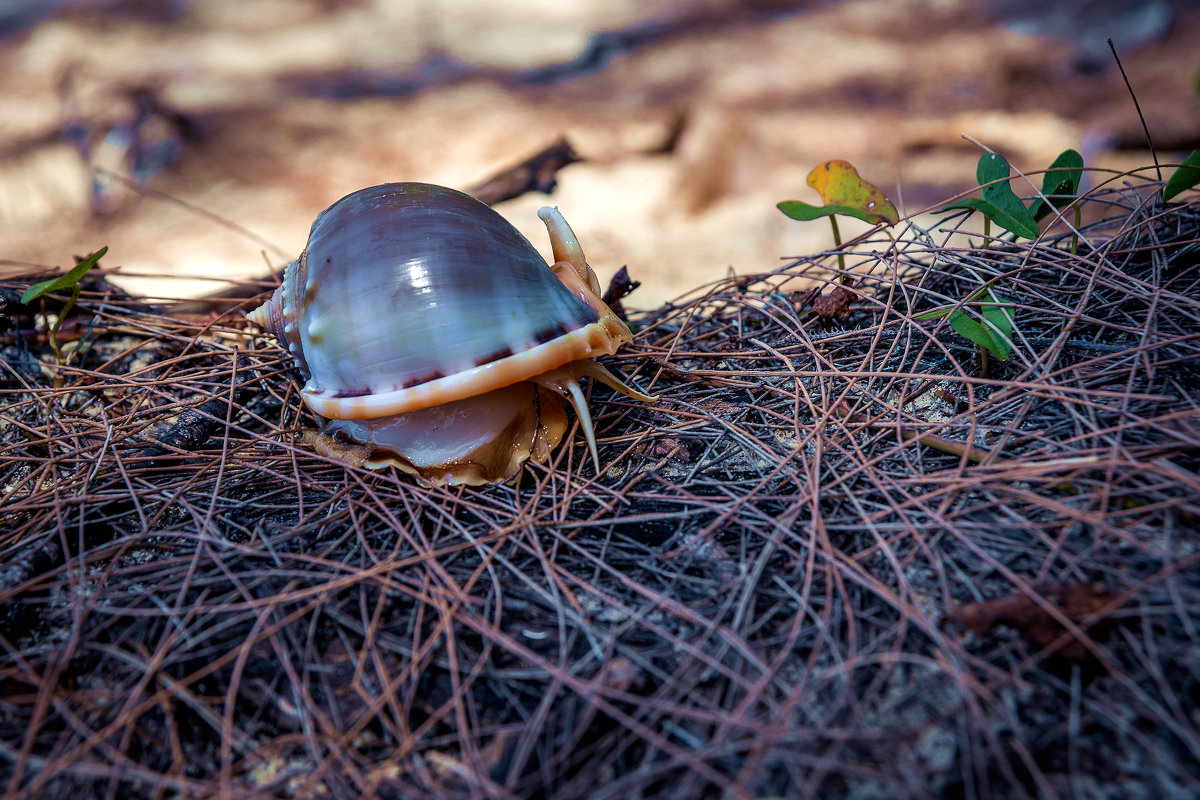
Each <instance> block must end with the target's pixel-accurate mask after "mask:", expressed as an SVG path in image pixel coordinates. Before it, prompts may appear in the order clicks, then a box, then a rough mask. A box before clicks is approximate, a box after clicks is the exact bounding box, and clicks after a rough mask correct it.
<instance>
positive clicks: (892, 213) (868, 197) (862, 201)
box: [776, 161, 900, 272]
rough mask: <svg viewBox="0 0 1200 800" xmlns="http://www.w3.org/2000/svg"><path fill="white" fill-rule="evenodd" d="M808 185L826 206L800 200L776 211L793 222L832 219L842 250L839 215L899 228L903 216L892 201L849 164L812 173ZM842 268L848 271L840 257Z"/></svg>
mask: <svg viewBox="0 0 1200 800" xmlns="http://www.w3.org/2000/svg"><path fill="white" fill-rule="evenodd" d="M808 185H809V186H811V187H812V188H814V189H816V190H817V194H819V195H821V200H822V202H824V203H825V205H823V206H814V205H810V204H808V203H803V202H801V201H799V200H784V201H783V202H782V203H779V204H778V205H777V206H776V207H777V208H778V209H779V210H780V211H782V212H783V213H784V214H787V215H788V216H789V217H791V218H792V219H798V220H801V221H806V220H810V219H817V218H819V217H829V224H830V225H831V226H832V227H833V242H834V245H835V246H837V247H838V248H840V247H841V246H842V235H841V233H840V232H839V231H838V225H837V220H836V219H835V218H834V215H835V214H844V215H845V216H847V217H854V218H856V219H861V220H862V221H863V222H866V223H867V224H869V225H878V224H879V223H881V222H882V223H886V224H888V225H895V224H896V223H897V222H899V221H900V214H899V213H898V212H897V211H896V207H895V206H894V205H892V201H891V200H889V199H888V197H887V195H886V194H884V193H883V191H882V190H880V189H879V187H877V186H875V185H874V184H872V183H868V182H867V181H865V180H863V179H862V176H860V175H859V174H858V170H856V169H855V168H854V165H853V164H851V163H850V162H849V161H826V162H825V163H824V164H819V165H818V166H817V167H816V168H815V169H814V170H813V171H812V172H810V173H808ZM838 268H839V269H841V270H842V271H843V272H845V270H846V261H845V257H844V256H843V255H842V254H841V253H840V252H839V253H838Z"/></svg>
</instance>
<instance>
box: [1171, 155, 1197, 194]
mask: <svg viewBox="0 0 1200 800" xmlns="http://www.w3.org/2000/svg"><path fill="white" fill-rule="evenodd" d="M1198 183H1200V153H1198V152H1196V151H1195V150H1193V151H1192V152H1191V153H1190V154H1189V155H1188V157H1187V158H1185V159H1184V160H1183V165H1182V166H1181V167H1180V168H1179V169H1177V170H1175V174H1174V175H1172V176H1171V177H1170V178H1168V179H1167V183H1166V185H1165V186H1163V193H1162V199H1163V202H1164V203H1165V202H1167V201H1168V200H1170V199H1171V198H1173V197H1175V196H1177V195H1179V194H1182V193H1183V192H1186V191H1187V190H1188V189H1191V188H1194V187H1195V186H1196V184H1198Z"/></svg>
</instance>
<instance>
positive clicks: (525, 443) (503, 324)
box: [248, 183, 654, 483]
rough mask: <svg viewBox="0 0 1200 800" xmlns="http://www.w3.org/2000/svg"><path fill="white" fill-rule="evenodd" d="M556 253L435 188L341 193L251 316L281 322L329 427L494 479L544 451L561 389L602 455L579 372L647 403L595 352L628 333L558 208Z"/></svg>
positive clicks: (431, 464)
mask: <svg viewBox="0 0 1200 800" xmlns="http://www.w3.org/2000/svg"><path fill="white" fill-rule="evenodd" d="M539 216H540V217H541V218H542V220H543V221H544V222H545V223H546V226H547V229H548V230H549V233H550V239H551V244H552V246H553V251H554V258H555V264H554V265H552V266H551V267H549V268H547V266H546V263H545V262H544V261H543V260H542V258H541V256H540V255H538V252H537V251H536V250H535V249H534V247H533V245H531V244H530V243H529V242H528V241H527V240H526V239H525V238H524V237H523V236H521V234H520V233H519V232H518V231H517V230H516V228H514V227H513V226H512V225H510V224H509V223H508V222H507V221H506V220H505V219H504V218H503V217H501V216H500V215H499V214H497V213H496V212H495V211H493V210H492V209H491V208H489V207H488V206H486V205H484V204H483V203H480V202H479V201H477V200H475V199H474V198H472V197H470V196H468V195H466V194H463V193H462V192H457V191H454V190H453V189H447V188H444V187H440V186H433V185H430V184H422V183H392V184H383V185H381V186H372V187H370V188H367V189H362V190H360V191H358V192H354V193H353V194H350V195H348V196H346V197H344V198H342V199H341V200H339V201H338V202H336V203H334V204H333V205H332V206H330V207H329V208H328V209H326V210H325V211H323V212H322V213H321V214H320V215H319V216H318V217H317V219H316V221H315V222H313V225H312V230H311V232H310V234H309V239H308V245H307V247H306V248H305V250H304V252H303V253H301V254H300V257H299V258H298V259H297V260H296V261H294V262H293V263H291V264H289V265H288V267H287V270H286V271H285V273H284V280H283V284H282V285H281V286H280V287H279V289H277V290H276V291H275V293H274V294H273V295H272V297H271V299H270V300H269V301H268V302H267V303H265V304H264V305H263V306H261V307H260V308H258V309H256V310H255V311H253V312H251V313H250V314H249V315H248V316H249V318H250V320H251V321H252V322H254V323H255V324H257V325H259V326H260V327H262V328H264V329H266V330H268V331H270V332H271V333H273V334H275V336H276V337H277V338H278V339H279V341H280V343H281V344H282V345H284V346H285V347H286V348H287V350H288V352H289V353H291V355H292V356H293V358H294V359H295V361H296V365H297V366H298V367H299V368H300V371H301V373H303V375H304V378H305V380H306V383H305V385H304V388H303V390H302V391H301V395H302V397H303V398H304V400H305V402H306V403H307V404H308V406H309V407H310V408H311V409H312V410H313V411H314V412H315V413H317V414H318V415H320V416H321V417H324V418H327V419H328V420H331V422H329V423H328V425H327V428H326V430H327V432H328V433H333V434H338V435H340V436H342V437H345V438H349V439H351V440H353V441H355V442H358V443H360V444H361V445H363V446H365V447H366V450H365V451H362V450H359V451H356V454H352V455H348V456H347V457H348V458H350V459H351V460H353V461H355V462H356V463H361V464H363V465H364V466H383V465H384V464H386V463H394V464H397V465H398V466H400V467H401V468H402V469H405V470H406V471H409V472H412V473H414V474H417V475H418V476H419V477H421V478H422V479H423V480H426V481H428V482H433V483H443V482H450V483H458V482H463V483H485V482H491V481H496V480H504V479H506V478H508V477H510V476H511V475H513V474H515V472H516V471H517V470H518V469H519V468H520V466H521V464H522V463H523V462H524V461H525V460H526V459H527V458H528V457H530V456H532V457H534V458H535V459H536V460H545V458H546V457H547V455H548V453H549V451H550V449H551V448H552V447H554V446H555V445H556V444H557V443H558V441H559V440H560V439H561V437H562V434H563V432H564V431H565V429H566V416H565V414H564V413H563V411H562V407H561V404H560V403H559V402H558V399H557V398H558V397H559V396H562V397H565V398H567V399H568V400H570V401H571V403H572V405H573V406H574V407H575V410H576V413H577V415H578V416H579V419H580V422H581V425H582V427H583V429H584V432H585V434H586V436H587V439H588V445H589V447H590V449H591V452H592V458H593V460H594V461H595V462H596V464H597V467H598V465H599V459H598V457H597V456H596V448H595V437H594V434H593V432H592V426H591V420H590V417H589V415H588V411H587V406H586V404H585V402H584V399H583V394H582V392H581V390H580V388H579V383H578V380H579V378H580V377H582V376H584V375H586V376H590V377H592V378H594V379H597V380H600V381H602V382H604V383H606V384H608V385H609V386H611V387H613V388H614V389H616V390H618V391H620V392H622V393H624V394H626V395H628V396H630V397H633V398H636V399H638V400H653V399H654V398H651V397H648V396H646V395H644V394H641V393H640V392H637V391H636V390H634V389H632V388H630V387H629V386H627V385H625V384H624V383H623V382H622V381H620V380H619V379H617V378H616V377H615V376H613V375H612V374H611V373H609V372H608V370H606V369H604V368H603V367H601V366H600V365H599V364H596V363H595V362H594V361H591V358H592V357H593V356H597V355H603V354H612V353H614V352H615V351H616V350H617V348H618V347H620V346H621V345H622V344H624V343H626V342H629V341H632V336H631V335H630V332H629V329H628V328H627V327H626V326H625V324H624V323H623V322H621V320H619V319H617V317H616V315H615V314H613V312H612V310H611V309H610V308H609V307H608V306H607V305H606V304H605V303H604V302H603V300H601V299H600V296H599V284H598V282H597V280H596V276H595V274H594V273H593V272H592V271H591V269H590V268H589V267H588V266H587V263H586V261H585V259H584V256H583V251H582V249H581V248H580V246H579V243H578V241H577V240H576V239H575V236H574V234H573V233H572V232H571V229H570V227H569V226H568V225H567V223H566V221H565V220H564V219H563V218H562V215H561V214H559V213H558V210H557V209H553V208H543V209H542V210H541V212H539Z"/></svg>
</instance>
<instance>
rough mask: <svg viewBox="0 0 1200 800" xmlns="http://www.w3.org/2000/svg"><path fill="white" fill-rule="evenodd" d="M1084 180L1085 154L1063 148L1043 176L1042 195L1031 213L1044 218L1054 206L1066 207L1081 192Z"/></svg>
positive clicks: (1033, 215) (1036, 217)
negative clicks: (1081, 184)
mask: <svg viewBox="0 0 1200 800" xmlns="http://www.w3.org/2000/svg"><path fill="white" fill-rule="evenodd" d="M1082 180H1083V156H1081V155H1080V154H1079V153H1078V152H1077V151H1075V150H1063V151H1062V152H1061V153H1059V154H1058V158H1056V159H1054V163H1052V164H1051V165H1050V168H1049V169H1047V170H1046V174H1045V175H1044V176H1043V177H1042V195H1043V196H1044V197H1045V198H1046V199H1045V200H1043V199H1042V198H1041V197H1039V198H1038V199H1036V200H1034V201H1033V204H1032V205H1030V207H1029V213H1030V215H1031V216H1032V217H1033V218H1034V219H1035V220H1040V219H1044V218H1045V217H1047V216H1049V215H1050V212H1051V210H1053V209H1054V208H1065V207H1066V206H1068V205H1070V204H1071V202H1072V201H1074V200H1075V197H1076V196H1077V195H1078V194H1079V183H1080V182H1081V181H1082Z"/></svg>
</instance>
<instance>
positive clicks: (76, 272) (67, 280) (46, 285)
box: [21, 246, 108, 367]
mask: <svg viewBox="0 0 1200 800" xmlns="http://www.w3.org/2000/svg"><path fill="white" fill-rule="evenodd" d="M107 252H108V247H107V246H105V247H101V248H100V249H99V250H97V251H96V252H94V253H92V254H91V255H90V256H88V257H87V258H85V259H83V260H82V261H80V262H79V263H78V264H76V265H75V266H74V267H72V268H71V270H70V271H69V272H67V273H65V274H63V275H59V276H58V277H57V278H50V279H49V280H45V281H41V282H39V283H35V284H33V285H32V286H30V287H29V288H28V289H26V290H25V294H23V295H21V302H22V303H24V304H29V303H30V302H31V301H33V300H37V299H38V298H39V297H45V296H46V295H48V294H49V293H50V292H57V291H59V290H60V289H70V290H71V294H70V296H69V297H68V298H67V301H66V302H65V303H63V307H62V310H61V311H59V312H58V318H57V319H55V320H54V325H53V326H51V328H50V330H49V336H48V338H49V340H50V348H51V349H52V350H54V358H55V360H57V361H58V365H59V366H60V367H61V366H62V365H63V363H64V362H63V357H62V352H61V351H60V350H59V349H58V339H57V336H58V329H59V327H61V326H62V323H63V320H65V319H66V318H67V315H68V314H69V313H70V311H71V309H72V308H73V307H74V306H75V301H76V300H78V299H79V291H80V290H79V282H80V281H81V280H83V276H84V275H86V274H87V273H88V270H90V269H91V268H92V267H94V266H96V264H98V263H100V259H101V258H102V257H103V256H104V254H105V253H107Z"/></svg>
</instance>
